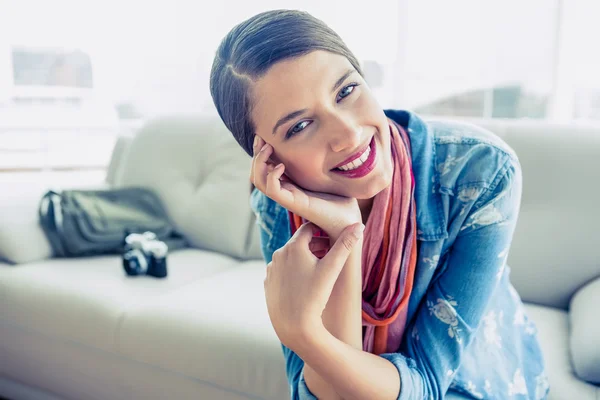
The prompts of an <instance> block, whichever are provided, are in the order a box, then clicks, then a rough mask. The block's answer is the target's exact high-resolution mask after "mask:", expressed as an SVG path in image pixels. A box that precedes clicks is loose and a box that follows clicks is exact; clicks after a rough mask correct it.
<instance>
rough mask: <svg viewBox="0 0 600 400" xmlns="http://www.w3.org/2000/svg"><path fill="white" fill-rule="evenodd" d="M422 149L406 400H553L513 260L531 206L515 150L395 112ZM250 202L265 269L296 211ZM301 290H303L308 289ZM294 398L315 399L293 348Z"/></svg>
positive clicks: (256, 194) (402, 354)
mask: <svg viewBox="0 0 600 400" xmlns="http://www.w3.org/2000/svg"><path fill="white" fill-rule="evenodd" d="M386 115H387V116H388V118H390V119H393V120H394V121H396V122H397V123H399V124H400V125H402V126H403V127H405V129H407V131H408V134H409V137H410V141H411V148H412V163H413V164H412V165H413V173H414V176H415V181H416V185H415V201H416V209H417V229H418V230H417V234H418V236H417V243H418V259H417V266H416V272H415V278H414V284H413V290H412V293H411V296H410V299H409V304H408V318H407V327H406V330H405V334H404V337H403V340H402V343H401V346H400V348H399V349H398V350H397V352H396V353H387V354H381V355H380V356H381V357H384V358H386V359H387V360H389V361H390V362H391V363H393V364H394V366H395V367H396V368H397V370H398V373H399V375H400V381H401V388H400V393H399V394H398V399H401V400H409V399H410V400H412V399H443V398H444V396H445V394H446V392H447V391H449V390H450V391H455V392H459V393H462V394H463V395H465V396H467V397H470V398H476V399H544V398H546V396H547V394H548V389H549V385H548V379H547V377H546V374H545V372H544V361H543V357H542V352H541V349H540V346H539V343H538V340H537V330H536V327H535V324H534V323H533V322H532V321H531V320H530V319H529V318H528V316H527V313H526V311H525V309H524V307H523V304H522V302H521V299H520V297H519V295H518V294H517V292H516V291H515V289H514V288H513V286H512V285H511V283H510V280H509V275H510V267H509V266H507V264H506V259H507V257H508V253H509V249H510V244H511V241H512V237H513V232H514V229H515V225H516V223H517V217H518V213H519V207H520V200H521V187H522V176H521V168H520V164H519V160H518V158H517V156H516V154H515V153H514V151H513V150H512V149H511V148H510V147H509V146H508V145H507V144H506V143H505V142H504V141H502V140H501V139H500V138H499V137H497V136H496V135H494V134H492V133H491V132H489V131H486V130H484V129H481V128H479V127H476V126H474V125H468V124H464V123H458V122H449V121H425V120H423V119H422V118H420V117H419V116H418V115H416V114H414V113H410V112H407V111H398V110H387V111H386ZM250 203H251V207H252V209H253V211H254V213H255V214H256V217H257V224H258V225H259V227H260V235H261V248H262V252H263V255H264V258H265V260H266V262H267V263H268V262H270V261H271V259H272V254H273V252H274V251H275V250H277V249H278V248H280V247H282V246H283V245H285V243H286V242H287V241H288V239H289V238H290V237H291V234H290V227H289V217H288V213H287V210H285V209H284V208H283V207H282V206H280V205H278V204H277V203H275V202H274V201H273V200H271V199H269V198H268V197H266V196H265V195H264V194H263V193H261V192H260V191H258V190H256V189H255V190H254V191H253V193H252V196H251V200H250ZM298 295H301V294H298ZM282 348H283V354H284V357H285V360H286V373H287V377H288V381H289V384H290V391H291V395H292V399H315V398H316V397H315V396H314V395H313V394H312V393H311V392H310V391H309V389H308V387H307V385H306V383H305V381H304V376H303V367H304V362H303V361H302V359H300V357H298V355H296V354H295V353H294V352H293V351H291V350H290V349H289V348H287V347H286V346H284V345H282Z"/></svg>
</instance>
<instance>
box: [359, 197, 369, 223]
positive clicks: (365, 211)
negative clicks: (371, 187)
mask: <svg viewBox="0 0 600 400" xmlns="http://www.w3.org/2000/svg"><path fill="white" fill-rule="evenodd" d="M357 201H358V207H359V208H360V214H361V216H362V223H363V224H364V225H366V224H367V220H368V219H369V214H371V209H372V208H373V197H371V198H370V199H357Z"/></svg>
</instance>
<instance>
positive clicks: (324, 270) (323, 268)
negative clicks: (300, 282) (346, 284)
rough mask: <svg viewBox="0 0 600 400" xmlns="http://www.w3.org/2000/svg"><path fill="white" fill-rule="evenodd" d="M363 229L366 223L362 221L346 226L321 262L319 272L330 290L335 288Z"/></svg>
mask: <svg viewBox="0 0 600 400" xmlns="http://www.w3.org/2000/svg"><path fill="white" fill-rule="evenodd" d="M363 230H364V225H363V224H361V223H356V224H353V225H350V226H348V227H346V228H345V229H344V230H343V231H342V234H341V235H340V237H339V238H338V239H337V240H336V242H335V243H334V244H333V246H332V247H331V249H329V252H328V253H327V254H326V255H325V257H323V258H322V259H321V261H320V262H319V268H318V270H319V273H320V274H321V275H322V279H323V280H324V282H323V284H325V285H326V286H328V289H329V290H333V285H334V284H335V281H336V280H337V278H338V276H339V274H340V272H341V271H342V269H343V268H344V264H345V263H346V260H347V259H348V256H349V255H350V253H351V252H352V249H353V248H354V246H355V245H356V244H357V243H358V241H359V240H360V238H361V237H362V232H363Z"/></svg>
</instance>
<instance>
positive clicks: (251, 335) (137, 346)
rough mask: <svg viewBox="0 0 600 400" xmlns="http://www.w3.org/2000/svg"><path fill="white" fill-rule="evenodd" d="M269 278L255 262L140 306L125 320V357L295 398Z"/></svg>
mask: <svg viewBox="0 0 600 400" xmlns="http://www.w3.org/2000/svg"><path fill="white" fill-rule="evenodd" d="M264 278H265V264H264V262H263V261H248V262H245V263H243V264H239V265H238V266H236V267H235V268H232V269H230V270H228V271H226V272H223V273H221V274H219V275H215V276H213V277H211V278H210V279H207V280H204V281H202V282H195V283H192V284H190V285H187V286H186V287H184V288H181V289H180V290H178V291H176V292H172V293H167V294H165V295H162V296H156V297H155V298H154V299H153V301H151V302H147V303H144V304H139V305H138V306H137V307H135V308H132V309H130V310H128V311H127V313H126V315H125V317H124V319H123V324H122V326H121V331H120V332H121V333H120V337H119V341H118V344H119V351H120V352H121V353H122V354H123V355H124V356H126V357H128V358H130V359H133V360H136V361H139V362H142V363H145V364H150V365H154V366H158V367H161V368H163V369H166V370H169V371H171V372H173V373H176V374H178V375H183V376H187V377H190V378H192V379H194V380H197V381H200V382H205V383H208V384H210V385H211V386H214V387H220V388H223V390H224V391H228V392H231V391H233V392H240V393H246V394H248V396H249V397H252V398H261V399H273V400H276V399H283V398H286V397H287V398H289V394H288V384H287V379H286V376H285V362H284V359H283V353H282V351H281V345H280V343H279V339H278V338H277V336H276V335H275V332H274V330H273V328H272V325H271V322H270V320H269V316H268V312H267V307H266V303H265V299H264V285H263V280H264ZM198 398H204V397H203V396H202V393H198Z"/></svg>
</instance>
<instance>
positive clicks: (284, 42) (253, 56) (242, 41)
mask: <svg viewBox="0 0 600 400" xmlns="http://www.w3.org/2000/svg"><path fill="white" fill-rule="evenodd" d="M315 50H324V51H328V52H331V53H335V54H339V55H341V56H344V57H346V58H347V59H348V61H350V63H351V64H352V66H353V67H354V68H355V69H356V71H358V73H359V74H361V75H362V71H361V68H360V64H359V62H358V60H357V58H356V57H355V56H354V54H352V52H351V51H350V50H349V49H348V47H347V46H346V44H345V43H344V41H343V40H342V39H341V38H340V36H338V34H337V33H335V32H334V31H333V30H332V29H331V28H329V27H328V26H327V25H326V24H325V23H324V22H323V21H321V20H320V19H317V18H315V17H313V16H312V15H310V14H309V13H307V12H303V11H296V10H273V11H267V12H263V13H260V14H257V15H255V16H253V17H251V18H249V19H247V20H246V21H244V22H242V23H240V24H238V25H236V26H235V27H234V28H233V29H232V30H231V31H230V32H229V33H228V34H227V35H226V36H225V38H224V39H223V40H222V41H221V44H220V45H219V48H218V49H217V53H216V55H215V59H214V61H213V65H212V69H211V72H210V93H211V96H212V98H213V102H214V103H215V106H216V108H217V112H218V113H219V116H220V117H221V119H222V120H223V122H224V123H225V126H226V127H227V129H229V131H231V133H232V134H233V136H234V138H235V139H236V140H237V142H238V143H239V144H240V146H242V148H243V149H244V150H245V151H246V153H248V154H249V155H250V156H252V153H253V151H252V143H253V141H254V135H255V132H254V131H255V126H254V123H253V121H252V118H251V111H252V101H251V95H250V93H251V89H252V83H253V82H254V81H256V80H257V79H259V78H261V77H262V76H263V75H264V74H265V73H266V72H267V71H268V70H269V68H270V67H272V66H273V65H274V64H275V63H277V62H279V61H282V60H285V59H289V58H293V57H299V56H302V55H305V54H308V53H310V52H312V51H315Z"/></svg>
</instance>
